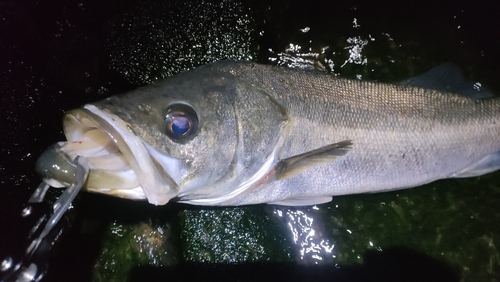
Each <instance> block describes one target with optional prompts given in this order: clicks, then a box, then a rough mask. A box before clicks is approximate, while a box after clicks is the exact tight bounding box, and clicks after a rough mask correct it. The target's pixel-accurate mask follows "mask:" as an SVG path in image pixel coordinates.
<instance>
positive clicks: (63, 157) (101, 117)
mask: <svg viewBox="0 0 500 282" xmlns="http://www.w3.org/2000/svg"><path fill="white" fill-rule="evenodd" d="M63 126H64V133H65V135H66V138H67V140H68V141H67V142H59V143H58V144H56V145H55V146H52V147H50V148H49V149H48V150H47V151H46V152H44V153H43V154H42V156H41V157H40V158H39V160H38V161H37V171H38V172H39V174H41V176H42V178H43V179H44V180H45V182H47V183H49V184H50V185H52V186H54V187H63V186H66V185H67V179H70V178H71V177H69V176H68V175H72V171H74V168H72V167H71V165H70V164H69V162H71V161H72V160H73V159H75V158H76V156H78V155H80V156H83V157H85V158H86V159H87V161H88V163H89V167H90V173H89V177H88V179H87V183H86V185H85V188H86V190H88V191H91V192H96V193H102V194H107V195H111V196H115V197H121V198H127V199H133V200H148V201H149V202H150V203H151V204H155V205H164V204H166V203H168V202H169V201H170V199H172V198H174V197H175V196H177V194H178V190H179V188H178V183H179V182H180V181H181V178H182V176H183V175H182V174H183V172H184V171H185V170H184V167H183V165H182V163H181V162H180V161H179V160H177V159H175V158H172V157H169V156H166V155H164V154H161V153H159V152H157V151H154V149H153V148H152V147H151V146H149V145H148V144H147V143H145V142H144V141H143V140H142V139H141V138H140V137H138V136H136V135H135V134H134V132H133V130H132V128H131V126H130V125H129V124H127V123H126V122H124V121H123V120H122V119H120V118H119V117H117V116H116V115H113V114H111V113H109V112H108V111H106V110H101V109H99V108H98V107H96V106H94V105H86V106H85V107H84V108H82V109H77V110H72V111H69V112H68V113H67V114H66V115H65V117H64V120H63ZM151 150H153V151H154V152H151ZM54 170H55V171H54ZM171 175H172V176H171Z"/></svg>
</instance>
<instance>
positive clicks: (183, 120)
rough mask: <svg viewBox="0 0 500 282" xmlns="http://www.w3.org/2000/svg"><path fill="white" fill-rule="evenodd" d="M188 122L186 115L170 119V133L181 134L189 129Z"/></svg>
mask: <svg viewBox="0 0 500 282" xmlns="http://www.w3.org/2000/svg"><path fill="white" fill-rule="evenodd" d="M189 127H190V122H189V119H188V118H187V117H184V116H179V117H176V118H174V120H173V121H172V127H171V128H172V133H173V134H174V135H175V136H178V137H180V136H183V135H184V134H186V133H187V132H188V131H189Z"/></svg>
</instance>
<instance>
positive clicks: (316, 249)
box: [273, 206, 336, 264]
mask: <svg viewBox="0 0 500 282" xmlns="http://www.w3.org/2000/svg"><path fill="white" fill-rule="evenodd" d="M273 213H274V214H275V215H277V216H278V217H280V218H281V219H282V220H283V221H284V222H285V224H286V226H287V229H288V231H289V232H290V235H291V238H292V241H293V244H294V245H295V246H296V248H295V252H296V254H295V257H296V261H297V262H299V263H303V264H319V263H330V262H333V261H334V260H335V258H336V255H335V244H334V243H333V242H330V240H329V239H328V238H327V236H326V235H325V234H324V232H322V231H321V230H322V229H323V222H321V219H320V213H319V208H318V207H317V206H313V207H311V208H305V207H302V208H296V207H281V206H276V207H274V209H273Z"/></svg>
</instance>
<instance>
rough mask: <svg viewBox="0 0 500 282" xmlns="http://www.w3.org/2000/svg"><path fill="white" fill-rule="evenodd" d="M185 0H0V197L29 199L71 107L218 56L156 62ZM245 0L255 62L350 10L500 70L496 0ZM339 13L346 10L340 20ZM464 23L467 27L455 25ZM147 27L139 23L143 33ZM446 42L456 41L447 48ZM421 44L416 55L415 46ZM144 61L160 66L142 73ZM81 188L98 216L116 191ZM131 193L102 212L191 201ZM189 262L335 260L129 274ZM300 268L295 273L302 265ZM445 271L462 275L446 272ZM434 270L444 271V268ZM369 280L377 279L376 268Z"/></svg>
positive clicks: (469, 67)
mask: <svg viewBox="0 0 500 282" xmlns="http://www.w3.org/2000/svg"><path fill="white" fill-rule="evenodd" d="M226 2H227V1H226ZM179 3H180V2H176V1H152V0H151V1H102V2H101V1H91V0H82V1H61V0H55V1H1V2H0V101H1V111H0V134H1V136H0V206H1V207H2V209H3V210H9V209H11V208H13V207H17V205H18V204H19V203H23V202H24V201H26V200H27V199H28V197H29V196H30V194H31V193H32V191H33V189H34V187H36V185H37V184H38V183H39V182H40V179H39V178H38V176H37V175H36V174H35V172H34V164H35V161H36V159H37V157H38V156H39V154H40V153H41V152H42V151H43V150H44V149H45V148H46V147H47V146H49V145H51V144H53V143H55V142H57V141H59V140H64V135H63V134H62V127H61V122H60V121H61V118H62V115H63V113H64V111H66V110H69V109H72V108H76V107H80V106H81V105H83V104H85V103H87V102H92V101H96V100H100V99H103V98H105V97H108V96H110V95H114V94H118V93H121V92H123V91H126V90H129V89H133V88H136V87H138V86H140V85H143V84H146V83H148V82H150V80H154V79H156V78H161V77H162V76H164V75H167V74H170V73H175V72H178V71H180V70H182V69H187V68H190V67H194V66H197V65H200V64H204V63H207V62H209V61H211V60H216V59H222V58H223V57H224V56H223V53H221V54H222V55H219V57H210V56H200V57H198V58H197V57H194V58H192V59H190V60H189V61H188V62H185V63H183V64H179V65H176V66H172V65H170V66H168V67H167V68H165V67H164V66H163V65H162V64H161V63H158V64H152V63H151V62H152V61H155V62H161V61H162V60H165V61H169V60H172V59H173V58H174V57H175V56H179V55H178V54H180V53H179V52H178V51H177V50H176V48H177V47H176V44H175V41H171V42H169V44H170V45H169V47H168V48H170V49H169V50H170V51H169V52H167V54H168V56H170V57H168V56H167V57H165V58H163V57H161V56H160V57H158V56H157V55H155V54H157V53H155V50H154V48H153V47H152V46H153V45H154V42H157V41H155V40H158V39H154V38H151V37H150V36H148V35H150V34H149V33H148V32H149V30H151V29H152V28H154V24H155V23H156V24H165V22H164V21H165V19H167V18H168V19H169V20H170V21H173V22H176V23H177V24H178V25H177V26H175V27H174V28H171V29H169V30H168V32H169V33H167V34H165V37H170V38H172V37H175V35H176V28H181V27H182V23H183V21H186V19H183V18H182V17H176V16H175V15H176V14H178V13H177V12H176V9H192V13H190V14H189V15H191V16H193V15H196V14H197V13H200V14H201V13H202V12H200V11H198V12H197V11H196V7H197V5H196V1H193V3H195V4H194V5H192V6H189V5H186V4H182V5H181V4H179ZM240 3H241V2H240ZM242 3H243V6H245V7H248V8H249V11H250V12H249V13H250V17H251V18H252V19H253V23H252V25H254V26H255V31H256V32H258V31H261V30H264V31H265V33H264V36H257V34H253V35H252V36H253V37H254V38H255V40H254V42H253V43H252V46H251V47H250V49H251V50H252V52H254V53H255V57H254V58H255V60H257V61H259V62H262V63H272V62H270V61H269V59H268V58H269V57H270V56H272V54H269V51H268V49H269V48H273V49H275V50H282V49H284V48H285V47H286V44H288V42H289V39H290V38H293V36H294V35H293V31H295V30H296V29H298V28H303V27H304V26H310V27H311V30H312V31H317V30H319V31H325V30H328V29H334V30H337V31H332V32H333V33H334V34H335V32H337V33H339V34H341V33H342V30H348V29H349V28H351V25H352V24H351V19H352V18H353V17H358V18H360V19H363V20H364V22H376V23H377V24H376V25H374V26H370V25H367V24H365V26H364V28H367V29H370V28H373V29H374V30H384V31H386V32H388V33H390V34H391V36H393V37H396V36H400V37H405V36H406V37H411V38H415V40H422V41H424V42H425V41H429V42H433V44H436V42H441V41H442V44H443V45H442V46H445V47H443V50H442V51H441V52H438V54H439V55H436V57H433V58H425V59H426V60H431V61H433V62H435V63H436V64H439V63H443V62H447V61H452V62H453V63H456V64H458V65H459V66H460V67H461V68H462V69H464V71H465V72H466V73H467V72H468V71H470V73H472V75H473V76H474V75H475V76H477V77H481V79H482V81H484V82H485V83H486V84H487V85H490V87H491V88H492V89H494V90H498V89H499V88H498V86H497V85H498V84H495V83H496V81H497V80H498V75H499V73H500V71H499V63H500V55H499V54H498V50H500V24H499V23H498V15H500V8H499V3H498V1H467V2H457V1H428V0H425V1H272V2H271V3H268V2H267V1H242ZM160 8H162V9H165V10H162V9H160ZM154 11H156V13H155V12H154ZM165 11H169V12H165ZM454 16H456V17H457V18H458V20H457V21H459V24H457V21H454V20H453V17H454ZM169 17H170V18H169ZM339 18H340V19H346V20H344V21H342V20H339ZM339 22H340V23H342V22H344V23H345V24H346V26H345V27H343V26H334V27H331V26H330V24H333V23H339ZM458 25H460V26H461V27H460V28H457V26H458ZM141 31H144V34H143V35H141ZM256 32H255V33H256ZM346 33H347V32H346ZM345 35H346V36H347V35H348V34H345ZM334 36H335V35H334ZM176 40H182V38H180V39H179V38H176ZM137 42H143V43H144V50H143V51H144V52H143V53H141V55H138V54H137V53H136V51H137V50H136V49H134V48H136V47H134V48H132V47H130V46H132V45H134V46H135V44H136V43H137ZM446 46H460V47H457V48H450V49H447V48H446ZM168 48H167V49H168ZM416 56H417V60H418V54H417V55H416ZM229 57H230V56H229ZM401 64H404V62H401ZM169 67H170V68H169ZM402 67H404V66H402ZM148 68H153V70H150V69H148ZM155 68H156V69H155ZM145 72H148V73H150V74H154V75H153V76H151V75H150V76H148V77H147V78H145V76H144V73H145ZM381 75H383V74H381ZM473 78H474V77H473ZM497 93H498V92H497ZM55 194H56V195H57V193H55ZM83 198H84V199H81V200H80V201H81V202H83V203H89V202H92V203H93V207H95V208H96V210H95V211H94V216H98V215H99V213H103V208H102V207H103V206H106V205H109V204H110V203H113V202H114V201H120V200H114V199H110V198H107V197H101V196H95V195H85V196H84V197H83ZM130 205H131V209H130V210H132V211H133V208H134V205H136V206H138V207H139V208H140V209H141V210H142V212H139V213H134V212H129V213H123V211H124V210H123V209H118V210H106V215H103V216H104V217H107V218H110V219H113V218H125V217H127V216H128V218H129V220H130V221H131V222H134V221H139V220H141V219H142V218H143V217H146V216H147V215H149V214H150V213H161V212H164V211H166V210H169V209H174V210H175V209H183V208H186V207H185V206H182V205H175V204H174V205H172V206H169V207H163V208H160V210H158V209H153V208H147V207H144V205H143V204H140V203H139V204H138V203H132V204H130ZM85 210H86V211H87V212H89V213H92V211H89V210H90V209H85V208H83V207H82V208H81V211H82V212H83V211H85ZM144 210H145V211H144ZM77 212H78V206H77ZM145 214H146V215H145ZM2 224H3V226H1V227H0V228H2V229H3V228H9V226H10V225H11V224H16V222H6V223H2ZM0 236H1V234H0ZM0 238H1V237H0ZM88 244H89V246H87V247H89V248H90V249H92V248H94V250H92V251H89V253H87V254H85V253H83V254H78V255H81V256H82V258H83V259H87V260H91V259H92V257H93V256H95V253H96V252H98V247H92V246H91V245H92V242H88ZM405 252H410V255H412V256H415V257H416V258H417V260H418V259H419V258H423V260H422V261H418V262H416V264H417V265H419V267H420V266H422V265H424V266H425V265H427V263H430V264H431V265H432V267H430V269H432V268H433V267H435V266H436V265H437V267H438V268H440V267H441V264H440V263H441V262H436V264H434V262H433V261H432V260H427V259H426V258H425V256H424V255H421V254H414V253H412V252H411V251H408V250H405V249H403V250H402V249H399V248H397V249H396V250H395V251H394V254H395V255H394V256H390V257H391V258H396V259H391V260H390V261H391V263H396V262H397V261H398V259H397V257H398V255H401V254H404V255H405V256H406V255H408V254H407V253H405ZM63 258H67V257H63ZM368 258H369V256H368ZM384 259H386V258H381V260H382V261H383V260H384ZM63 260H64V259H63ZM368 261H369V260H368ZM429 261H430V262H429ZM54 265H56V267H60V268H62V267H63V266H62V262H61V261H57V260H56V262H55V263H54ZM83 265H84V266H85V267H82V268H80V269H79V271H82V273H81V274H78V277H80V278H79V279H80V280H79V279H76V280H78V281H86V280H87V279H89V277H90V276H89V274H88V271H89V269H88V268H89V267H88V266H89V265H91V264H90V263H88V262H87V264H85V263H83ZM375 266H377V267H384V265H380V266H379V265H378V263H375V264H372V265H369V266H366V267H365V266H363V267H361V266H360V268H359V269H354V268H350V269H349V270H348V271H346V272H345V273H347V274H345V273H343V274H339V275H338V277H339V278H338V279H340V280H341V281H347V280H342V279H341V278H342V277H344V279H351V280H355V279H354V278H356V279H361V280H365V279H368V278H367V277H368V276H364V278H360V277H362V276H359V275H361V274H359V273H361V272H359V271H366V272H368V273H371V272H370V271H372V270H371V269H369V268H371V267H374V268H376V267H375ZM217 267H219V268H217ZM401 267H402V268H403V269H404V267H403V266H400V265H398V266H397V267H395V268H401ZM444 268H446V266H444ZM190 269H195V270H199V271H200V272H198V273H208V274H210V276H211V277H216V278H222V277H219V276H225V275H224V274H221V273H226V274H227V273H228V271H230V272H229V273H231V275H232V276H231V275H229V276H225V277H226V278H229V279H228V280H232V279H231V278H234V279H235V280H236V279H237V278H242V279H243V280H245V279H249V278H250V277H261V276H262V274H259V272H255V271H253V270H254V269H264V270H265V271H269V272H275V273H277V274H276V275H277V277H281V278H283V277H287V278H297V277H301V278H304V279H305V278H306V277H310V279H316V278H318V277H319V278H324V277H327V276H329V275H333V274H332V273H333V271H332V270H324V269H322V270H320V271H316V270H314V271H311V270H310V269H296V268H294V267H293V266H288V265H284V266H283V265H279V266H276V267H275V266H274V265H272V264H269V265H257V266H255V265H250V266H233V267H231V266H197V265H183V266H180V267H179V268H178V269H177V270H157V269H156V270H152V269H145V270H144V269H142V270H141V269H138V270H137V271H136V273H133V274H131V277H132V278H131V279H136V280H138V281H140V280H141V278H140V277H141V275H144V273H146V272H147V273H153V275H157V276H156V277H157V278H158V277H163V276H171V275H174V277H177V278H179V279H181V278H182V275H183V274H186V273H187V275H188V277H189V276H190V275H191V276H193V277H203V276H204V274H200V275H199V276H197V274H196V271H193V272H190ZM214 269H215V270H214ZM291 269H293V271H292V272H290V271H291ZM344 269H345V268H344ZM419 269H420V268H419ZM141 271H142V272H141ZM446 271H447V270H446ZM446 271H445V272H446ZM313 272H314V273H316V274H314V275H313V274H311V275H312V276H308V275H309V274H308V273H313ZM410 272H411V271H410ZM61 273H63V274H61V275H60V276H52V279H53V280H59V279H67V278H70V277H72V276H71V275H72V274H73V273H65V272H64V271H63V270H61ZM353 273H357V274H356V275H354V274H353ZM208 274H207V275H208ZM296 274H297V275H299V276H295V275H296ZM358 274H359V275H358ZM134 275H135V276H134ZM138 275H139V276H138ZM176 275H177V276H176ZM252 275H253V276H252ZM280 275H282V276H280ZM301 275H303V276H301ZM342 275H344V276H342ZM50 277H51V276H49V278H50ZM134 277H135V278H134ZM174 277H172V278H174ZM245 277H247V278H245ZM449 277H455V276H453V274H451V276H449ZM267 278H269V277H267ZM434 278H436V279H437V276H434ZM454 279H455V278H452V280H454ZM76 280H75V281H76ZM222 280H224V279H222ZM368 280H372V281H376V279H375V278H374V277H371V278H369V279H368ZM415 281H417V280H415ZM427 281H429V280H427Z"/></svg>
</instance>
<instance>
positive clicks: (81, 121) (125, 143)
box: [63, 104, 178, 205]
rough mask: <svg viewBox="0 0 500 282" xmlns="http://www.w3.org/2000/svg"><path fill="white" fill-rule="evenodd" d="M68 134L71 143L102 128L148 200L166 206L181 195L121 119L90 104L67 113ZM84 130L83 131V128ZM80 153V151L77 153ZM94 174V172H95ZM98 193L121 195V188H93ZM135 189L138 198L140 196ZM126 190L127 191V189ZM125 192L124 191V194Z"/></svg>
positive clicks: (66, 130) (64, 124) (66, 127)
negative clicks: (123, 158)
mask: <svg viewBox="0 0 500 282" xmlns="http://www.w3.org/2000/svg"><path fill="white" fill-rule="evenodd" d="M63 127H64V134H65V135H66V138H67V139H68V141H70V142H77V141H79V140H81V138H82V137H83V134H82V133H84V132H85V130H86V129H87V130H88V129H89V128H92V129H95V128H97V129H99V130H100V131H102V132H104V133H106V134H107V135H108V137H109V138H110V139H111V140H112V142H113V143H114V144H115V145H116V147H118V149H119V151H120V152H121V153H122V154H123V156H124V157H125V159H126V160H127V162H128V164H129V166H130V167H131V169H132V170H133V172H134V173H135V176H136V178H137V180H138V182H139V183H140V186H139V187H138V188H141V189H142V190H143V192H144V197H145V198H146V199H147V200H148V201H149V202H150V203H151V204H155V205H164V204H166V203H167V202H168V201H169V200H170V199H171V198H174V197H175V196H176V195H177V194H178V185H177V183H176V182H175V181H174V180H173V179H172V178H171V177H170V176H169V175H168V174H167V173H165V172H164V171H162V170H160V169H159V168H160V166H159V165H158V164H157V162H156V161H155V159H154V158H153V157H152V156H151V155H150V153H149V151H148V148H147V146H146V143H145V142H144V141H143V140H142V138H140V137H138V136H137V135H135V134H134V132H133V131H132V129H131V126H130V125H129V124H127V123H126V122H125V121H123V120H122V119H121V118H119V117H118V116H116V115H114V114H112V113H110V112H108V111H107V110H105V109H104V110H103V109H100V108H98V107H96V106H95V105H92V104H88V105H85V106H84V108H80V109H76V110H72V111H69V112H68V113H66V115H65V118H64V121H63ZM82 127H83V128H82ZM76 153H77V154H78V152H76ZM91 173H92V171H91ZM90 190H91V191H94V192H99V193H105V194H111V195H114V194H117V192H118V191H117V190H120V189H105V188H104V187H103V189H99V188H93V189H90ZM131 190H135V191H134V193H135V196H134V197H135V198H136V199H137V197H140V193H139V196H137V195H138V193H137V189H131ZM123 191H124V190H123ZM123 191H122V192H123Z"/></svg>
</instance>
